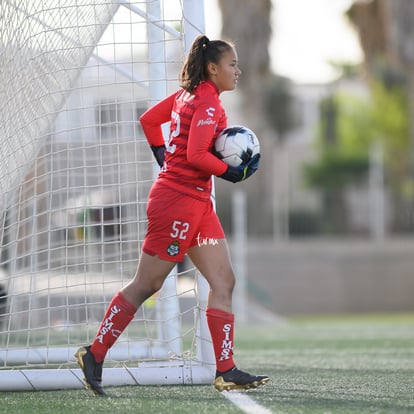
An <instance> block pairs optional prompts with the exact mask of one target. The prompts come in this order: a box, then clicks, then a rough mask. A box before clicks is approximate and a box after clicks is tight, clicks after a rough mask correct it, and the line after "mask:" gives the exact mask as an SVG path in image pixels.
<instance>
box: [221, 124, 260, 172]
mask: <svg viewBox="0 0 414 414" xmlns="http://www.w3.org/2000/svg"><path fill="white" fill-rule="evenodd" d="M214 153H215V155H216V156H217V157H218V158H220V159H221V160H222V161H224V162H225V163H226V164H227V165H230V166H232V167H238V166H239V165H240V164H244V163H246V162H248V161H249V160H250V159H251V158H252V157H253V156H255V155H256V154H259V153H260V143H259V140H258V139H257V137H256V134H255V133H254V132H253V131H252V130H251V129H249V128H246V127H244V126H240V125H233V126H230V127H228V128H225V129H223V131H222V132H221V133H220V135H219V136H218V137H217V139H216V142H215V143H214Z"/></svg>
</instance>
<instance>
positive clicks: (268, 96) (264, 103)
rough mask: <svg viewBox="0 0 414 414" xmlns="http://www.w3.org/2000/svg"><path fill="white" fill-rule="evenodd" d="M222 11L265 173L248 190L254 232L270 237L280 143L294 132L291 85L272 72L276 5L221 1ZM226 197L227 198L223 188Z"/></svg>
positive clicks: (261, 0)
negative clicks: (236, 54)
mask: <svg viewBox="0 0 414 414" xmlns="http://www.w3.org/2000/svg"><path fill="white" fill-rule="evenodd" d="M219 7H220V10H221V14H222V37H223V38H225V39H229V40H232V41H234V42H235V43H236V47H237V50H238V57H239V66H240V68H241V70H242V77H241V79H240V82H239V84H238V90H239V92H240V94H241V97H240V105H239V108H238V110H239V113H240V114H241V118H242V119H243V123H244V124H245V125H246V126H248V127H250V128H251V129H252V130H253V131H255V133H256V134H257V136H258V138H259V140H260V145H261V153H262V158H261V161H260V169H259V171H258V172H257V173H256V175H255V177H254V178H253V179H254V183H255V184H254V185H250V186H248V191H249V200H248V214H249V218H250V222H249V223H250V225H251V226H250V228H249V231H250V232H251V233H257V234H266V233H267V234H269V233H271V231H272V226H269V223H271V222H272V215H273V191H274V180H275V177H274V168H273V165H274V154H275V152H276V151H277V145H278V141H279V142H280V141H281V140H283V137H284V136H285V133H286V132H287V130H288V129H289V128H290V127H291V126H292V123H291V122H290V120H291V119H292V117H291V115H288V112H289V111H290V110H291V105H290V90H289V87H290V83H289V82H288V80H287V79H285V78H280V77H278V76H277V75H275V74H273V73H272V71H271V69H270V56H269V43H270V39H271V34H272V28H271V21H270V18H271V12H272V1H271V0H256V1H251V0H219ZM222 186H223V184H222V183H218V184H217V189H218V190H219V191H220V189H221V188H222ZM226 188H227V194H228V187H226ZM222 192H223V193H225V190H224V189H223V188H222ZM224 195H225V194H224ZM259 201H260V202H259ZM220 208H222V206H219V209H220ZM224 213H226V212H224ZM226 215H227V214H226Z"/></svg>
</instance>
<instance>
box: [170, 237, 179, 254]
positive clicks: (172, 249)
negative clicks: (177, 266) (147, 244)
mask: <svg viewBox="0 0 414 414" xmlns="http://www.w3.org/2000/svg"><path fill="white" fill-rule="evenodd" d="M167 253H168V254H169V255H170V256H177V254H178V253H180V242H178V241H177V240H176V241H173V242H172V243H171V244H170V245H169V246H168V248H167Z"/></svg>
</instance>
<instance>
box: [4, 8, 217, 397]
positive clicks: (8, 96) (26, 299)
mask: <svg viewBox="0 0 414 414" xmlns="http://www.w3.org/2000/svg"><path fill="white" fill-rule="evenodd" d="M203 32H204V5H203V1H200V0H146V1H127V0H112V1H109V0H93V1H90V0H65V1H59V0H58V1H57V0H19V1H17V0H3V1H2V2H1V3H0V37H1V39H2V44H1V46H0V48H1V49H0V54H1V55H0V56H1V58H0V77H1V80H0V81H1V85H2V86H1V89H0V96H1V99H0V151H1V155H2V163H0V189H1V198H0V213H1V216H0V217H1V226H0V239H1V252H0V253H1V256H0V391H16V390H48V389H62V388H81V387H83V386H84V385H83V381H82V378H83V374H82V372H81V370H80V369H79V368H78V366H77V365H76V361H75V358H74V356H73V354H74V352H75V351H76V349H77V348H78V347H79V346H80V345H87V344H89V343H90V342H91V340H92V339H93V338H94V336H95V334H96V331H97V329H98V326H99V323H100V321H101V319H102V317H103V314H104V312H105V309H106V307H107V305H108V303H109V301H110V299H111V298H112V296H113V295H114V294H115V293H116V292H117V291H118V290H119V289H120V288H121V287H122V286H123V285H125V284H126V283H127V281H128V280H129V279H131V278H132V277H133V275H134V272H135V269H136V265H137V262H138V259H139V252H140V247H141V243H142V240H143V237H144V234H145V229H146V213H145V208H146V197H147V193H148V190H149V188H150V186H151V184H152V182H153V179H154V174H155V173H156V172H157V168H158V167H157V166H156V165H155V163H154V161H153V159H152V154H151V152H150V150H149V147H148V144H147V142H146V140H145V137H144V136H143V133H142V130H141V129H140V125H139V122H138V118H139V115H140V114H141V113H142V112H143V111H145V110H146V109H147V108H148V106H150V105H151V104H153V103H154V102H156V101H158V100H160V99H162V98H163V97H165V96H166V95H167V94H168V93H170V92H172V91H173V90H175V89H176V88H177V87H178V80H177V77H178V72H179V69H180V67H181V65H182V63H183V59H184V56H185V55H186V52H187V50H188V48H189V46H190V44H191V43H192V41H193V40H194V38H195V36H196V35H197V34H199V33H203ZM207 295H208V285H207V283H206V281H205V280H204V278H203V277H202V276H201V275H200V274H198V272H197V271H196V270H195V269H194V266H193V265H192V263H191V262H187V261H185V262H183V263H180V264H179V265H178V266H177V267H176V269H175V270H174V272H172V274H171V275H169V277H168V278H167V280H166V282H165V283H164V286H163V287H162V289H161V290H160V292H158V293H157V294H156V295H154V297H152V298H150V299H149V300H148V301H147V302H146V303H145V304H144V305H143V306H142V307H141V309H139V311H138V312H137V314H136V316H135V318H134V320H133V321H132V322H131V324H130V325H129V327H128V329H127V330H126V332H124V333H123V334H122V335H121V337H120V338H119V339H118V341H117V343H116V344H115V346H114V347H113V348H112V349H111V351H110V353H109V354H108V357H107V359H106V362H105V370H104V376H103V385H104V386H118V385H136V384H158V385H161V384H203V383H211V382H212V381H213V378H214V372H215V363H214V356H213V349H212V345H211V340H210V334H209V331H208V327H207V323H206V320H205V315H204V311H205V308H206V304H207Z"/></svg>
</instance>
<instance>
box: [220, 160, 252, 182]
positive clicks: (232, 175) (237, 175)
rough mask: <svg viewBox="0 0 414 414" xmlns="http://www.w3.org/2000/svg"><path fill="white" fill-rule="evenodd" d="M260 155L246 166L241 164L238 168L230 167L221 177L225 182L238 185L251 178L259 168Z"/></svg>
mask: <svg viewBox="0 0 414 414" xmlns="http://www.w3.org/2000/svg"><path fill="white" fill-rule="evenodd" d="M259 160H260V154H256V155H255V156H254V157H252V159H251V160H250V161H248V162H247V163H246V164H241V165H239V166H238V167H231V166H230V165H229V167H228V168H227V171H226V172H225V173H224V174H222V175H220V178H223V180H227V181H231V182H232V183H238V182H240V181H244V180H246V179H247V178H249V177H250V176H251V175H252V174H254V173H255V172H256V171H257V169H258V168H259Z"/></svg>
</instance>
